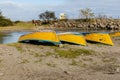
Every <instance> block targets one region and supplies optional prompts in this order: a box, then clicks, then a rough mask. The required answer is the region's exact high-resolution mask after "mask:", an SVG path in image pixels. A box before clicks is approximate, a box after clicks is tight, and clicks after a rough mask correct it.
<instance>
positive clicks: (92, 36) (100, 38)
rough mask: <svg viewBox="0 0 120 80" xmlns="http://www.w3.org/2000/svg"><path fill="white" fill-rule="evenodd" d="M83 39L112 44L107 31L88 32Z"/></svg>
mask: <svg viewBox="0 0 120 80" xmlns="http://www.w3.org/2000/svg"><path fill="white" fill-rule="evenodd" d="M85 39H86V40H87V41H91V42H99V43H103V44H107V45H114V44H113V42H112V40H111V38H110V35H109V34H108V33H88V34H86V35H85Z"/></svg>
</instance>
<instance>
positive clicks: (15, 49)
mask: <svg viewBox="0 0 120 80" xmlns="http://www.w3.org/2000/svg"><path fill="white" fill-rule="evenodd" d="M112 39H113V42H114V44H115V45H114V46H108V45H103V44H93V43H87V44H88V45H87V46H79V45H73V44H68V43H65V44H64V47H63V48H59V47H57V46H54V45H40V44H39V45H35V44H26V43H12V44H1V45H0V80H120V76H119V75H120V58H119V57H120V37H116V38H112ZM80 49H81V50H86V51H88V53H89V51H90V54H88V53H86V54H84V53H81V55H79V56H76V57H67V56H60V55H58V54H57V53H59V52H60V51H62V52H64V53H65V52H66V53H69V52H70V51H71V50H76V51H78V50H80ZM73 54H74V53H73Z"/></svg>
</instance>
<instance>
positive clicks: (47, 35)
mask: <svg viewBox="0 0 120 80" xmlns="http://www.w3.org/2000/svg"><path fill="white" fill-rule="evenodd" d="M18 41H19V42H27V41H38V42H43V43H47V42H50V43H53V44H55V45H59V44H61V42H60V40H59V39H58V36H57V35H56V33H55V32H54V31H39V32H33V33H29V34H25V35H22V36H20V38H19V40H18Z"/></svg>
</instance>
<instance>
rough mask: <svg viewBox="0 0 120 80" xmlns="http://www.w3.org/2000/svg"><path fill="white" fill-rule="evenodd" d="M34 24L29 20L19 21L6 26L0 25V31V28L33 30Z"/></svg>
mask: <svg viewBox="0 0 120 80" xmlns="http://www.w3.org/2000/svg"><path fill="white" fill-rule="evenodd" d="M34 27H35V26H34V24H32V23H30V22H20V23H15V24H14V25H13V26H6V27H2V26H0V31H1V30H33V28H34Z"/></svg>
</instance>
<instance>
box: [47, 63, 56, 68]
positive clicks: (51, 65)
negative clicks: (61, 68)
mask: <svg viewBox="0 0 120 80" xmlns="http://www.w3.org/2000/svg"><path fill="white" fill-rule="evenodd" d="M46 65H48V66H50V67H56V64H54V63H46Z"/></svg>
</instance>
